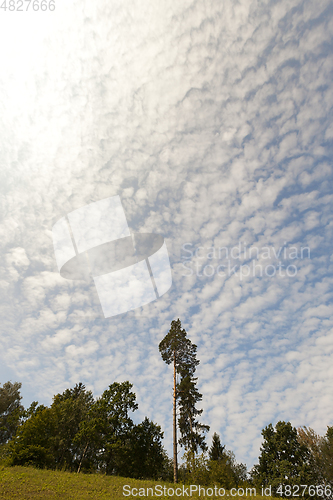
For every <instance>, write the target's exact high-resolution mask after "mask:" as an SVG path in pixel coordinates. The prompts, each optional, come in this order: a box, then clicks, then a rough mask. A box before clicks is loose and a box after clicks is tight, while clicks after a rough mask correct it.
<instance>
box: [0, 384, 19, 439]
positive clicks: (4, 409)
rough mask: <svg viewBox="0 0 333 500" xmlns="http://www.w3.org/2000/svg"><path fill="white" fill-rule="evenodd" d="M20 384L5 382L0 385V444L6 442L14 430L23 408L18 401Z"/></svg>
mask: <svg viewBox="0 0 333 500" xmlns="http://www.w3.org/2000/svg"><path fill="white" fill-rule="evenodd" d="M21 386H22V384H21V383H19V382H14V384H13V383H12V382H6V383H5V384H3V386H2V387H0V445H2V444H5V443H7V441H9V440H10V439H11V438H12V437H13V435H14V434H15V432H16V429H17V427H18V426H19V424H20V420H21V418H22V415H23V411H24V408H23V406H22V405H21V403H20V401H21V399H22V397H21V394H20V389H21Z"/></svg>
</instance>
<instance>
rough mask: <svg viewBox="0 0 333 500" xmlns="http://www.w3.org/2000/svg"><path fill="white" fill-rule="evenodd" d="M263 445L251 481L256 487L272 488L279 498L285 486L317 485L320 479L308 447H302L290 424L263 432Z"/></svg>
mask: <svg viewBox="0 0 333 500" xmlns="http://www.w3.org/2000/svg"><path fill="white" fill-rule="evenodd" d="M262 436H263V438H264V442H263V444H262V447H261V448H260V450H261V455H260V457H259V464H258V465H256V466H255V467H254V468H253V470H252V477H253V480H254V482H255V483H256V484H257V485H264V486H269V485H271V486H272V492H273V493H274V494H276V492H277V489H278V488H279V486H281V485H282V487H283V488H282V489H281V490H280V491H281V492H282V495H284V493H285V491H286V490H285V488H284V487H285V486H286V485H290V486H294V485H300V484H308V485H311V484H312V485H314V484H317V478H316V477H315V475H314V473H313V469H312V466H311V455H310V451H309V450H308V448H307V446H306V445H304V444H303V443H300V442H299V440H298V437H297V430H296V429H295V428H294V427H292V425H291V423H290V422H278V423H277V424H276V426H275V429H274V427H273V426H272V424H269V425H268V426H267V427H265V429H263V431H262Z"/></svg>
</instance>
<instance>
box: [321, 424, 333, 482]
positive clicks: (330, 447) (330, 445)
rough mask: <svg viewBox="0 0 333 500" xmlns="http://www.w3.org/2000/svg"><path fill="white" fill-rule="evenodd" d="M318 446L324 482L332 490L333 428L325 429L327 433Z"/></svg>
mask: <svg viewBox="0 0 333 500" xmlns="http://www.w3.org/2000/svg"><path fill="white" fill-rule="evenodd" d="M320 444H321V446H320V451H321V453H322V462H323V477H324V481H325V483H326V484H328V485H330V487H331V490H333V427H327V432H326V434H325V436H324V438H323V440H322V441H321V443H320Z"/></svg>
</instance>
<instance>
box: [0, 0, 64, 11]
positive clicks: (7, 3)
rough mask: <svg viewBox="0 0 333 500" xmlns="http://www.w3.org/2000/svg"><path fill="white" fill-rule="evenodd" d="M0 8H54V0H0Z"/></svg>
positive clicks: (51, 9)
mask: <svg viewBox="0 0 333 500" xmlns="http://www.w3.org/2000/svg"><path fill="white" fill-rule="evenodd" d="M0 4H1V5H0V9H3V10H9V11H14V10H15V11H17V12H24V11H27V10H34V11H35V12H36V11H37V10H42V11H43V12H45V11H46V10H50V11H53V10H55V0H3V2H2V3H1V0H0Z"/></svg>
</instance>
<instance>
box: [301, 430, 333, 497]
mask: <svg viewBox="0 0 333 500" xmlns="http://www.w3.org/2000/svg"><path fill="white" fill-rule="evenodd" d="M297 432H298V440H299V442H300V443H302V444H303V445H305V446H306V447H307V448H308V450H309V451H310V455H311V456H310V463H311V467H312V470H313V472H314V474H315V476H316V478H317V482H318V483H321V484H323V485H327V486H330V488H331V490H333V427H328V428H327V432H326V435H325V436H323V437H322V436H319V435H318V434H316V432H315V431H314V430H313V429H311V428H308V427H300V428H299V429H297Z"/></svg>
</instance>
